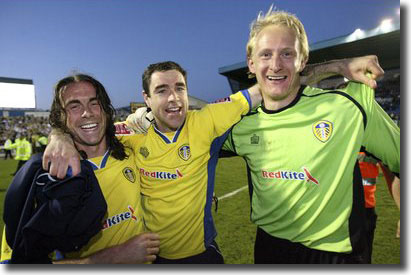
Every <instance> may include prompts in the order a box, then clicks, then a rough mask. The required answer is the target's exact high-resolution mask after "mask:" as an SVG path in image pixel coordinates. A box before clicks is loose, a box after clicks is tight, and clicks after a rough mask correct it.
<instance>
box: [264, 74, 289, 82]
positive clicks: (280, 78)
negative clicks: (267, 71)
mask: <svg viewBox="0 0 411 275" xmlns="http://www.w3.org/2000/svg"><path fill="white" fill-rule="evenodd" d="M267 79H268V80H270V81H281V80H285V79H287V76H272V75H267Z"/></svg>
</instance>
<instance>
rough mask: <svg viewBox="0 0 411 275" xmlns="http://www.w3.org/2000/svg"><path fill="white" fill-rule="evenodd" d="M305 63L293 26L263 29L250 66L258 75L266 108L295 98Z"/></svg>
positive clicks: (249, 62)
mask: <svg viewBox="0 0 411 275" xmlns="http://www.w3.org/2000/svg"><path fill="white" fill-rule="evenodd" d="M305 63H306V60H305V59H303V58H302V55H301V53H300V45H299V41H298V39H297V37H296V34H295V31H294V30H293V29H291V28H288V27H286V26H282V25H269V26H267V27H265V28H264V29H262V30H261V32H260V33H259V34H258V35H257V37H256V41H255V48H254V50H253V53H252V55H251V56H250V57H249V58H248V67H249V70H250V72H252V73H254V74H255V75H256V77H257V82H258V84H259V85H260V89H261V91H262V95H263V99H264V104H265V107H266V108H267V109H269V110H277V109H280V108H282V107H284V106H286V105H287V104H289V103H290V102H292V101H293V99H294V98H295V97H296V95H297V92H298V89H299V87H300V78H299V73H300V72H301V71H302V70H303V69H304V66H305Z"/></svg>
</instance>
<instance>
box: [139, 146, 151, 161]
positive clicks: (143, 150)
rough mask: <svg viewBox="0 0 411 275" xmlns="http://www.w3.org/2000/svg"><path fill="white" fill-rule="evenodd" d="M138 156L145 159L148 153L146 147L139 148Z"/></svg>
mask: <svg viewBox="0 0 411 275" xmlns="http://www.w3.org/2000/svg"><path fill="white" fill-rule="evenodd" d="M140 154H141V155H142V156H143V157H144V158H147V157H148V155H149V154H150V152H149V151H148V149H147V147H144V146H143V147H140Z"/></svg>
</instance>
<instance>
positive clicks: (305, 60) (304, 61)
mask: <svg viewBox="0 0 411 275" xmlns="http://www.w3.org/2000/svg"><path fill="white" fill-rule="evenodd" d="M307 61H308V58H307V57H306V58H302V59H301V62H300V69H299V70H298V72H299V73H301V72H302V71H303V70H304V68H305V66H306V65H307Z"/></svg>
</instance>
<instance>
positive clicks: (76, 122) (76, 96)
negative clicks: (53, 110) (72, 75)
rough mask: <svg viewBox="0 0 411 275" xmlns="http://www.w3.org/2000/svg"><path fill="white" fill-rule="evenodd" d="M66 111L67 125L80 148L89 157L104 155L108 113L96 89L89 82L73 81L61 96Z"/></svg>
mask: <svg viewBox="0 0 411 275" xmlns="http://www.w3.org/2000/svg"><path fill="white" fill-rule="evenodd" d="M61 101H62V105H63V107H64V110H65V112H66V126H67V128H68V130H69V131H70V133H71V135H72V136H73V140H74V142H75V143H76V146H77V148H78V149H79V150H84V151H85V152H86V153H87V155H88V157H94V156H100V155H103V154H104V153H105V151H106V149H107V144H106V138H105V132H106V114H105V113H104V111H103V110H102V108H101V106H100V102H99V101H98V99H97V97H96V89H95V88H94V86H93V85H92V84H90V83H88V82H85V81H80V82H73V83H70V84H68V85H67V86H66V88H65V90H64V91H63V92H62V96H61Z"/></svg>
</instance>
